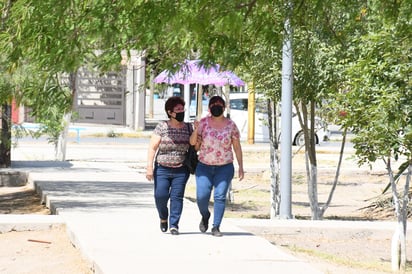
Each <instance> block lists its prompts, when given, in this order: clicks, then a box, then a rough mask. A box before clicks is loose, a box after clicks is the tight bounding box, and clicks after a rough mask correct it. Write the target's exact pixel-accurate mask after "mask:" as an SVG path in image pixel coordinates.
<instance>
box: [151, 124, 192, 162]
mask: <svg viewBox="0 0 412 274" xmlns="http://www.w3.org/2000/svg"><path fill="white" fill-rule="evenodd" d="M189 126H190V125H189ZM153 134H156V135H159V136H160V138H161V139H160V144H159V149H158V151H157V155H156V162H157V163H158V164H160V165H162V166H166V167H180V166H182V163H183V161H184V159H185V156H186V152H187V150H188V149H189V138H190V134H189V128H188V124H186V123H185V126H184V127H182V128H174V127H171V126H170V125H169V123H168V122H160V123H159V124H157V126H156V128H155V129H154V131H153Z"/></svg>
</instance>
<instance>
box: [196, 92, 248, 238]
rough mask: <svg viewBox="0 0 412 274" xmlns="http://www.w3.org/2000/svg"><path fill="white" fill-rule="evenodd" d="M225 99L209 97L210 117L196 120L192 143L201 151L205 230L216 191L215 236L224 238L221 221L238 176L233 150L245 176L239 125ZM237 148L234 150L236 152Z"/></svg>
mask: <svg viewBox="0 0 412 274" xmlns="http://www.w3.org/2000/svg"><path fill="white" fill-rule="evenodd" d="M224 109H225V101H224V100H223V98H222V97H220V96H213V97H212V98H211V99H210V100H209V112H210V114H211V115H210V116H207V117H205V118H202V119H201V120H200V121H199V122H195V123H194V131H193V133H192V135H191V136H190V143H191V144H192V145H195V146H196V149H197V150H199V163H198V165H197V168H196V173H195V176H196V199H197V205H198V207H199V211H200V214H201V215H202V219H201V221H200V224H199V229H200V231H201V232H203V233H204V232H206V231H207V229H208V227H209V218H210V211H209V200H210V196H211V193H212V189H213V188H214V192H213V200H214V207H213V215H214V216H213V227H212V235H213V236H217V237H220V236H222V233H221V232H220V224H221V222H222V219H223V215H224V213H225V207H226V195H227V192H228V189H229V186H230V184H231V181H232V179H233V176H234V165H233V160H234V157H233V151H234V152H235V155H236V160H237V163H238V168H239V171H238V172H239V174H238V176H239V180H242V179H243V176H244V172H243V159H242V157H243V156H242V147H241V145H240V133H239V129H238V128H237V126H236V124H235V123H234V122H233V121H232V120H230V119H228V118H226V117H224V115H223V112H224ZM232 148H233V151H232Z"/></svg>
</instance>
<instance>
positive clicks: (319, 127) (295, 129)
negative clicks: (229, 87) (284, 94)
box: [229, 93, 330, 146]
mask: <svg viewBox="0 0 412 274" xmlns="http://www.w3.org/2000/svg"><path fill="white" fill-rule="evenodd" d="M229 99H230V118H231V119H232V120H233V121H234V122H235V123H236V125H237V126H238V128H239V130H240V134H241V139H242V140H243V141H244V140H247V133H248V132H247V131H248V94H247V93H231V94H230V95H229ZM267 120H268V119H267V112H266V106H265V103H264V102H262V101H257V102H256V109H255V141H257V142H268V141H269V129H268V124H267ZM315 124H316V136H315V137H316V144H319V143H320V142H322V141H327V140H329V138H330V131H329V130H328V129H327V124H326V123H325V122H324V121H322V120H321V119H320V118H315ZM304 143H305V139H304V136H303V131H302V128H301V126H300V123H299V119H298V117H297V115H296V114H295V113H293V114H292V144H293V145H298V146H300V145H303V144H304Z"/></svg>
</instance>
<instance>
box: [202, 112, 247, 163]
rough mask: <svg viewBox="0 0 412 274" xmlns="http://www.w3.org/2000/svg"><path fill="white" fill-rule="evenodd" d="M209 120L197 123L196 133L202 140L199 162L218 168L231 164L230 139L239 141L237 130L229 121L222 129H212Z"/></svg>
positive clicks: (208, 118) (206, 118)
mask: <svg viewBox="0 0 412 274" xmlns="http://www.w3.org/2000/svg"><path fill="white" fill-rule="evenodd" d="M210 119H212V118H211V117H205V118H203V119H201V120H200V121H199V126H198V131H197V133H198V135H200V136H201V139H202V144H201V146H200V149H199V161H200V162H202V163H204V164H207V165H218V166H220V165H225V164H229V163H233V151H232V139H240V132H239V129H238V128H237V126H236V124H235V123H234V122H233V121H232V120H230V119H227V124H226V125H225V126H224V127H223V128H220V129H216V128H213V127H211V126H210Z"/></svg>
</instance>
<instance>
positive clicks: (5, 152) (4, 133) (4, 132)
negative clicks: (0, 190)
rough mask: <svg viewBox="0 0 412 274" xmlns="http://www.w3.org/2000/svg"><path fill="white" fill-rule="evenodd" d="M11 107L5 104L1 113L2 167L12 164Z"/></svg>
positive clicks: (0, 154) (0, 144)
mask: <svg viewBox="0 0 412 274" xmlns="http://www.w3.org/2000/svg"><path fill="white" fill-rule="evenodd" d="M10 151H11V107H10V105H9V104H3V106H2V115H1V143H0V167H2V168H5V167H10V166H11V154H10Z"/></svg>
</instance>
